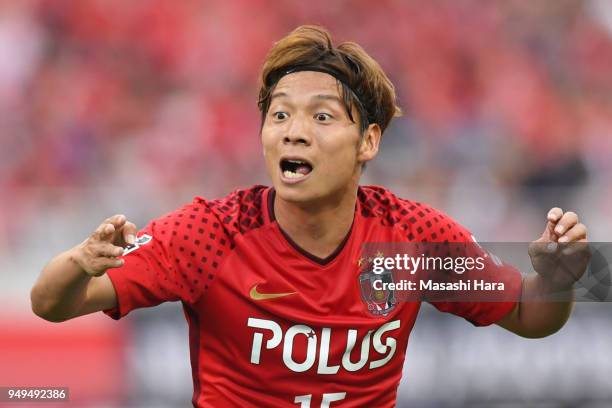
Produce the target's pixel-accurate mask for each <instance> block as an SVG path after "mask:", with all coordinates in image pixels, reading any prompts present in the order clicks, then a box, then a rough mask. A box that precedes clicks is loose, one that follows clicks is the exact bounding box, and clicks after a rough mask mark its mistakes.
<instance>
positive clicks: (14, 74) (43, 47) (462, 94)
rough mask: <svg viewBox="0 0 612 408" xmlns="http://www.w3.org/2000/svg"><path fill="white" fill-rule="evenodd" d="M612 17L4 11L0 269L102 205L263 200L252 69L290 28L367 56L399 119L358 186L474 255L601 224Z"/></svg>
mask: <svg viewBox="0 0 612 408" xmlns="http://www.w3.org/2000/svg"><path fill="white" fill-rule="evenodd" d="M611 15H612V7H611V6H610V4H609V3H607V2H605V1H598V0H591V1H575V0H563V1H560V0H559V1H545V2H524V1H492V2H480V1H474V0H468V1H461V2H455V1H433V2H417V1H407V2H401V1H391V0H383V1H379V2H377V5H376V7H371V3H370V2H369V1H366V0H356V1H348V0H347V1H334V2H325V1H323V0H314V1H310V2H293V1H280V2H274V3H273V4H272V3H269V2H266V1H264V0H237V1H231V2H226V1H207V2H200V1H195V0H186V1H181V2H167V1H164V0H146V1H145V0H134V1H130V2H120V1H114V2H108V1H96V0H87V1H79V2H70V4H68V3H67V2H65V1H52V0H28V1H19V2H1V3H0V110H1V111H2V114H0V123H1V127H2V129H3V131H2V137H1V138H0V170H1V171H0V188H1V189H2V192H3V194H2V200H0V253H2V252H9V250H11V249H14V248H16V247H17V246H18V245H22V244H23V241H24V240H27V239H28V237H31V235H32V234H33V233H34V232H33V229H32V227H31V226H32V224H34V223H36V222H38V221H39V219H40V218H41V217H44V216H45V214H49V213H50V212H51V213H53V208H65V206H66V204H67V203H71V202H75V201H79V200H81V199H82V197H83V196H88V197H90V198H93V199H94V200H98V198H97V197H96V195H97V194H101V195H103V194H102V193H100V189H104V188H107V187H108V188H111V191H115V190H113V188H116V189H117V190H118V191H128V192H127V193H126V194H128V195H130V197H131V199H126V198H123V201H121V200H122V198H117V197H114V198H115V204H116V201H117V200H119V203H121V205H123V206H122V207H120V206H119V205H115V207H117V208H118V209H121V210H122V211H124V212H126V213H128V214H129V213H130V211H133V212H136V211H139V213H141V210H140V207H139V206H142V203H138V202H137V200H136V198H137V197H138V196H139V194H141V195H144V196H148V197H152V196H155V197H162V198H163V197H167V196H168V195H170V196H172V194H173V192H176V191H179V190H180V191H182V190H188V191H189V195H195V194H202V195H205V196H208V197H211V196H218V195H222V194H225V193H227V192H229V191H230V190H232V189H234V188H236V187H238V186H246V185H250V184H253V183H263V182H265V180H266V178H265V176H264V173H263V166H262V163H261V158H260V156H261V153H260V145H259V140H258V128H259V120H260V119H259V113H258V111H257V109H256V94H257V80H258V70H259V67H260V64H261V61H262V60H263V57H264V55H265V53H266V51H267V50H268V49H269V47H270V46H271V44H272V42H273V41H274V40H275V39H277V38H280V37H281V36H282V35H283V34H285V33H286V32H288V31H290V30H291V29H292V28H294V27H295V26H296V25H298V24H301V23H305V22H311V23H317V24H322V25H325V26H327V27H329V28H330V29H331V31H332V32H333V33H334V35H335V37H336V39H340V40H346V39H349V40H350V39H354V40H355V41H357V42H359V43H360V44H362V45H364V47H365V48H366V49H367V50H368V51H369V52H371V53H372V54H373V55H374V57H375V58H377V59H378V60H379V61H380V63H381V65H382V66H383V68H384V69H385V70H386V71H387V73H388V75H389V76H390V78H391V79H392V80H393V81H394V83H395V85H396V87H397V89H398V93H399V97H400V104H401V106H402V107H403V109H404V112H405V115H404V117H403V118H402V119H400V120H398V121H396V123H395V125H394V126H393V127H392V128H391V129H390V130H389V132H388V134H386V135H385V138H384V141H383V146H382V152H381V154H380V156H379V158H378V160H377V163H375V164H373V165H372V166H371V167H370V168H369V169H368V171H367V174H366V181H367V182H373V183H376V184H386V185H389V186H390V187H392V188H394V189H395V190H396V191H397V192H398V193H400V194H403V195H405V196H409V197H411V198H416V199H423V200H426V201H428V202H430V203H432V204H434V205H435V206H437V207H439V208H441V209H443V210H444V211H447V212H450V213H451V214H452V215H454V216H455V217H457V218H458V219H459V220H460V221H462V222H463V223H464V224H465V225H467V226H469V227H470V228H472V229H474V230H475V231H477V232H478V233H480V234H481V236H483V237H484V238H486V239H501V240H504V239H527V238H529V237H531V236H533V234H534V233H535V231H539V225H540V224H541V221H540V220H541V219H542V214H543V211H545V209H546V208H549V207H550V206H551V205H552V204H559V205H561V206H567V207H572V208H578V209H580V210H581V211H582V213H585V214H586V216H587V217H591V218H592V219H597V217H598V215H599V214H604V211H605V209H606V208H610V206H611V204H612V190H611V189H610V181H612V176H611V175H612V161H611V160H610V159H609V158H610V157H612V138H611V137H610V130H611V129H612V99H611V98H610V96H611V95H612V76H611V75H610V74H609V73H610V69H611V68H612V41H611V37H610V36H611V35H612V22H611V21H612V20H611V17H610V16H611ZM113 195H115V196H116V194H113ZM186 195H187V194H186ZM577 195H580V197H579V199H577V198H576V197H577ZM167 201H168V199H167ZM170 201H171V200H170ZM171 203H172V204H168V205H166V206H163V205H161V204H159V206H160V207H163V208H164V210H169V209H171V208H173V207H174V206H175V205H176V204H178V203H176V202H174V201H171ZM484 208H486V210H487V214H489V215H491V217H488V218H487V219H483V217H481V213H482V210H483V209H484ZM156 214H157V213H156V212H155V211H153V210H152V211H151V214H150V216H154V215H156ZM516 214H521V217H520V219H517V218H519V217H516ZM147 215H148V214H147ZM54 216H55V215H54ZM65 216H66V217H67V219H69V217H70V213H67V214H65ZM509 216H512V217H513V222H512V223H511V224H509V223H508V222H506V221H504V219H505V218H506V217H509ZM607 218H608V219H609V217H607ZM146 220H147V219H146V217H145V215H143V216H142V219H140V220H137V221H141V222H144V221H146ZM533 222H536V223H537V224H536V225H538V228H534V224H533ZM92 225H93V224H92ZM604 225H609V221H608V224H605V223H604ZM604 225H601V228H602V229H601V231H602V233H603V231H605V230H604V229H603V226H604ZM598 231H600V230H598V226H595V228H594V230H593V231H592V233H594V234H595V237H597V233H598Z"/></svg>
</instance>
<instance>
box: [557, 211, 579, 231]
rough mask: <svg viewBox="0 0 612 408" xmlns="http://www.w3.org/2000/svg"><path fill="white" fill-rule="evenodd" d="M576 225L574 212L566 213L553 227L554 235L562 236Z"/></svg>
mask: <svg viewBox="0 0 612 408" xmlns="http://www.w3.org/2000/svg"><path fill="white" fill-rule="evenodd" d="M577 223H578V215H577V214H576V213H575V212H572V211H568V212H566V213H565V214H563V216H562V217H561V219H559V221H557V225H556V226H555V230H554V231H555V234H557V236H559V237H560V236H562V235H563V234H564V233H565V232H566V231H568V230H569V229H570V228H572V227H573V226H574V225H576V224H577Z"/></svg>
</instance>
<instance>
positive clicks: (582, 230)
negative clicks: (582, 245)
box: [559, 223, 587, 242]
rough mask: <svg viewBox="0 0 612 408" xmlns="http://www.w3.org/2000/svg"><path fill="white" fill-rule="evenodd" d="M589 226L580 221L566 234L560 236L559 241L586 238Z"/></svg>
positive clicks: (573, 240)
mask: <svg viewBox="0 0 612 408" xmlns="http://www.w3.org/2000/svg"><path fill="white" fill-rule="evenodd" d="M586 236H587V227H586V225H584V224H581V223H578V224H576V225H574V226H573V227H571V228H570V229H568V230H567V231H566V232H565V234H563V235H562V236H560V237H559V242H575V241H579V240H581V239H584V238H586Z"/></svg>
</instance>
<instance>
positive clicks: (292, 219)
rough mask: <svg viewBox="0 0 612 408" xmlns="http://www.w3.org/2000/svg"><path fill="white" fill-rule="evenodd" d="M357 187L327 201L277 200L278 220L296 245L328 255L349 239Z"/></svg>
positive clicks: (308, 250) (321, 254)
mask: <svg viewBox="0 0 612 408" xmlns="http://www.w3.org/2000/svg"><path fill="white" fill-rule="evenodd" d="M356 202H357V186H356V185H355V186H354V187H352V188H350V189H348V191H344V192H343V193H342V194H340V195H339V197H338V198H337V199H335V200H326V202H325V203H317V202H315V203H311V202H309V203H294V202H290V201H286V200H283V199H282V198H281V197H280V196H279V195H278V194H277V195H276V197H275V199H274V213H275V216H276V222H277V223H278V225H279V226H280V227H281V229H282V230H283V231H284V232H285V234H287V235H288V236H289V237H290V238H291V239H292V240H293V241H294V242H295V243H296V244H297V245H299V246H300V247H301V248H302V249H304V250H305V251H307V252H309V253H311V254H313V255H314V256H316V257H318V258H327V257H328V256H329V255H331V254H332V253H333V252H334V251H335V250H336V249H337V248H338V247H339V246H340V244H341V243H342V241H343V240H344V239H345V238H346V236H347V234H348V233H349V231H350V229H351V225H352V224H353V217H354V215H355V203H356Z"/></svg>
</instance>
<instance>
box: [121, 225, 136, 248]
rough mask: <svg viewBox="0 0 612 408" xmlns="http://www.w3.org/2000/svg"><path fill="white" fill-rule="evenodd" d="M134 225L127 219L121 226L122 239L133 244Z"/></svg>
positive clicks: (134, 235) (134, 240)
mask: <svg viewBox="0 0 612 408" xmlns="http://www.w3.org/2000/svg"><path fill="white" fill-rule="evenodd" d="M137 231H138V230H137V228H136V225H135V224H134V223H132V222H129V221H127V222H126V223H125V225H124V226H123V239H124V241H125V242H126V243H128V244H130V245H134V243H135V242H136V232H137Z"/></svg>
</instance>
